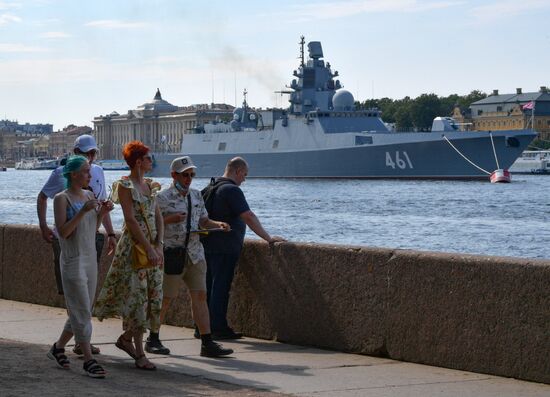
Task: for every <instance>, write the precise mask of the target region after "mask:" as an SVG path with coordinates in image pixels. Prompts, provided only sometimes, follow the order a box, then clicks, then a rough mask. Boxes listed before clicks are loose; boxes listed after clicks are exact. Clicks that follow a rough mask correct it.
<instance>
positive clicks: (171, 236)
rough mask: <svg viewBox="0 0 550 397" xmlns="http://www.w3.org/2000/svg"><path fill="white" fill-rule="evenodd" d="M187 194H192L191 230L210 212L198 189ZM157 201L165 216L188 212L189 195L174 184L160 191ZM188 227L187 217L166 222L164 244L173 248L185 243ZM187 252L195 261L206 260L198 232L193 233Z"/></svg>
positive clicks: (196, 227)
mask: <svg viewBox="0 0 550 397" xmlns="http://www.w3.org/2000/svg"><path fill="white" fill-rule="evenodd" d="M187 194H189V195H190V196H191V230H197V229H198V228H199V220H200V219H202V218H207V217H208V212H206V208H204V201H203V199H202V196H201V193H200V192H199V191H198V190H196V189H189V192H188V193H187ZM157 202H158V205H159V208H160V211H161V212H162V216H163V217H164V216H167V215H172V214H178V213H184V214H187V196H182V195H181V194H180V192H178V190H177V189H176V188H175V187H174V184H172V185H170V187H167V188H165V189H164V190H162V191H161V192H159V194H158V195H157ZM186 228H187V218H186V219H185V220H183V221H182V222H178V223H169V224H165V225H164V245H165V246H166V247H171V248H173V247H178V246H183V245H184V244H185V232H186ZM187 252H188V254H189V258H190V259H191V261H192V262H193V263H197V262H199V261H201V260H202V261H203V260H204V249H203V247H202V244H201V242H200V239H199V234H198V233H191V235H190V237H189V245H188V247H187Z"/></svg>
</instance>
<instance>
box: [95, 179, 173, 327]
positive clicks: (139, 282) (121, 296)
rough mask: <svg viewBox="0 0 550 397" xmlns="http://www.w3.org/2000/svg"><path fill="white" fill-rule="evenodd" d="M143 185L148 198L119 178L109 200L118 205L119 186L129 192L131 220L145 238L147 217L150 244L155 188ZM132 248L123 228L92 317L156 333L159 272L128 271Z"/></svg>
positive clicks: (159, 285) (159, 287)
mask: <svg viewBox="0 0 550 397" xmlns="http://www.w3.org/2000/svg"><path fill="white" fill-rule="evenodd" d="M145 182H146V183H147V184H148V185H149V187H150V189H151V196H146V195H144V194H142V193H141V192H140V191H139V190H137V189H135V188H134V184H133V183H132V181H131V180H130V179H129V178H128V177H123V178H122V179H120V180H118V181H115V182H114V183H113V196H112V197H113V202H114V203H116V204H120V199H119V188H120V187H121V186H122V187H125V188H127V189H130V192H131V194H132V204H133V207H134V216H135V218H136V220H137V221H138V223H139V225H140V227H141V230H142V231H143V233H144V234H145V236H146V237H147V236H148V231H147V226H146V223H145V220H144V217H143V215H144V214H145V216H147V220H148V222H149V227H150V228H151V234H152V236H151V240H154V239H155V238H156V235H157V231H156V226H155V208H156V193H157V191H158V190H159V187H158V186H155V185H158V184H156V183H153V182H152V180H151V179H147V178H146V179H145ZM140 203H141V205H140ZM142 208H143V211H142ZM132 245H133V243H132V237H131V235H130V231H129V230H128V229H127V228H126V224H124V226H123V228H122V236H121V237H120V240H119V241H118V244H117V246H116V250H115V256H114V258H113V262H112V263H111V267H110V269H109V272H108V273H107V277H106V278H105V282H104V283H103V288H102V289H101V291H100V293H99V297H98V298H97V301H96V304H95V310H94V314H95V315H96V316H97V318H98V319H99V320H100V321H101V320H103V319H104V318H112V317H122V327H123V329H124V330H125V331H126V330H133V331H141V332H145V330H146V329H152V330H158V329H159V327H160V308H161V304H162V278H163V270H162V269H161V268H160V267H158V266H155V267H150V268H146V269H139V270H134V269H133V268H132V255H131V252H132Z"/></svg>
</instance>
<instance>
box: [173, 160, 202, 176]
mask: <svg viewBox="0 0 550 397" xmlns="http://www.w3.org/2000/svg"><path fill="white" fill-rule="evenodd" d="M189 168H193V169H195V168H197V167H195V165H194V164H193V160H191V157H189V156H183V157H178V158H175V159H174V160H173V161H172V164H171V165H170V169H171V170H172V171H174V172H177V173H178V174H179V173H180V172H183V171H185V170H188V169H189Z"/></svg>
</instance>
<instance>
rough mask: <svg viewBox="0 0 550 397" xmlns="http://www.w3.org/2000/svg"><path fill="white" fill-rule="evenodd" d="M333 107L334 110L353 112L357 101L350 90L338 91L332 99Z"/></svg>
mask: <svg viewBox="0 0 550 397" xmlns="http://www.w3.org/2000/svg"><path fill="white" fill-rule="evenodd" d="M332 106H333V108H334V110H353V109H354V108H355V99H354V98H353V95H352V94H351V92H349V91H348V90H338V91H336V93H335V94H334V96H333V97H332Z"/></svg>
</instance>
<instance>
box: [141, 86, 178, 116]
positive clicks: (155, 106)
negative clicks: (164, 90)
mask: <svg viewBox="0 0 550 397" xmlns="http://www.w3.org/2000/svg"><path fill="white" fill-rule="evenodd" d="M137 110H149V111H152V112H155V113H165V112H174V111H176V110H178V107H177V106H174V105H172V104H171V103H170V102H168V101H165V100H164V99H162V95H161V94H160V90H159V89H158V88H157V93H156V94H155V97H154V98H153V100H152V101H151V102H146V103H144V104H143V105H141V106H138V108H137Z"/></svg>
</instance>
